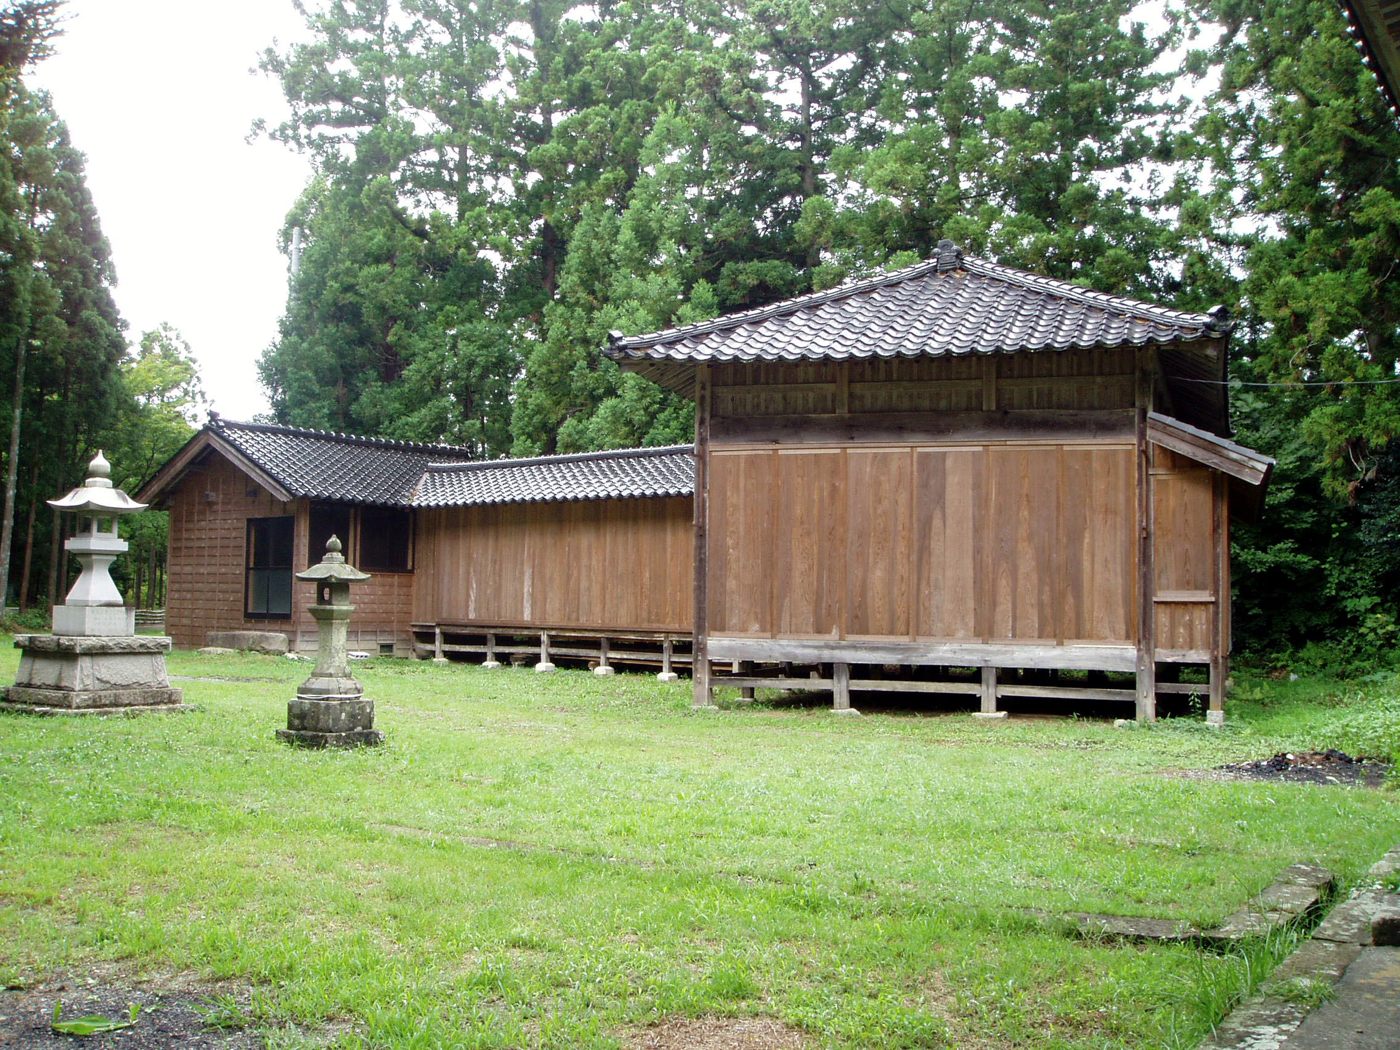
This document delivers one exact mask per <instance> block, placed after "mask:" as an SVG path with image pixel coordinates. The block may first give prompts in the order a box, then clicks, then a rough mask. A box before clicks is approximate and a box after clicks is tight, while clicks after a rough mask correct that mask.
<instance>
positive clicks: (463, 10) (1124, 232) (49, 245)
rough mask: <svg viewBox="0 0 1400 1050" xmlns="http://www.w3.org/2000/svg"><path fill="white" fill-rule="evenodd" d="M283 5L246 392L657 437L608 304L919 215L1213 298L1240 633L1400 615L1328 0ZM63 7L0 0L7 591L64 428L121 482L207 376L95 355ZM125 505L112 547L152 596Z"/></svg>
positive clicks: (154, 353) (661, 413)
mask: <svg viewBox="0 0 1400 1050" xmlns="http://www.w3.org/2000/svg"><path fill="white" fill-rule="evenodd" d="M289 2H291V0H289ZM296 6H297V8H298V10H299V11H300V12H301V13H302V15H303V16H304V17H305V19H306V22H307V26H308V30H309V33H308V36H307V38H306V40H305V42H302V43H299V44H296V45H293V46H290V47H287V48H282V49H275V48H274V49H269V50H268V51H267V52H266V53H265V54H264V55H263V56H262V59H261V63H260V65H261V68H262V70H263V71H264V72H265V73H266V74H267V75H269V76H271V77H274V78H276V80H277V81H278V82H279V83H280V84H281V87H282V90H283V92H284V94H285V96H286V98H287V101H288V103H289V106H290V112H291V116H290V118H289V119H287V120H286V121H285V122H283V123H280V124H275V125H265V126H260V127H258V128H257V129H255V130H256V132H257V133H259V134H262V135H266V136H269V137H271V138H273V139H274V140H277V141H280V142H283V143H285V144H287V146H288V147H290V148H293V149H297V150H300V151H302V152H304V153H305V154H307V155H308V156H309V157H310V158H312V160H313V162H314V167H315V171H316V175H315V177H314V178H313V179H312V181H311V182H310V184H309V185H308V186H307V187H306V188H305V191H304V192H303V193H302V195H301V197H300V199H298V200H296V201H295V202H289V204H290V209H289V212H288V214H287V219H286V223H285V225H284V228H283V229H282V231H281V232H280V237H281V239H282V244H283V247H284V250H285V251H286V252H287V254H288V256H289V260H290V257H291V256H292V254H293V247H292V243H293V240H294V231H299V232H296V234H295V239H297V240H298V241H299V251H298V252H296V254H297V259H296V265H295V267H294V270H293V273H292V279H291V281H290V285H289V293H288V299H287V306H286V311H285V314H284V316H283V318H282V321H281V324H280V332H279V335H278V338H277V339H276V341H275V342H274V343H273V345H271V346H269V347H268V348H267V349H266V350H265V352H264V353H263V355H262V357H261V360H260V365H259V368H260V374H261V378H262V382H263V384H264V386H265V388H266V390H267V393H268V396H269V399H270V402H271V404H272V411H273V416H274V418H275V420H276V421H277V422H283V423H289V424H294V425H298V426H310V427H319V428H326V429H333V430H339V431H347V432H352V433H362V434H375V435H382V436H387V437H394V438H402V439H409V440H418V441H447V442H452V443H455V444H459V445H464V446H467V447H469V448H471V449H472V450H473V451H474V452H476V453H477V454H479V455H480V456H482V457H492V456H499V455H504V454H516V455H530V454H537V453H549V452H568V451H580V450H587V449H598V448H610V447H620V446H627V445H638V444H651V445H655V444H667V443H672V442H678V441H686V440H689V438H690V435H691V428H692V425H693V406H692V405H691V404H690V402H688V401H686V400H684V399H682V398H679V397H677V396H675V395H673V394H670V393H667V392H665V391H663V390H661V389H660V388H658V387H656V386H654V385H652V384H650V383H648V382H647V381H646V380H643V379H640V378H638V377H637V376H634V375H624V374H622V373H620V372H619V371H618V370H617V368H616V366H614V365H613V364H612V363H611V362H609V361H607V360H605V359H604V358H603V357H602V354H601V349H602V347H603V346H604V344H605V343H606V340H607V333H608V332H609V331H610V330H613V329H619V330H622V331H624V332H628V333H636V332H642V331H649V330H654V329H657V328H662V327H666V326H668V325H672V324H678V323H685V322H689V321H696V320H703V319H705V318H708V317H712V316H716V315H719V314H722V313H726V312H730V311H733V310H738V309H744V308H748V307H753V306H758V305H761V304H763V303H767V302H771V301H774V300H776V299H781V298H785V297H788V296H792V295H796V294H800V293H803V292H807V291H812V290H820V289H824V288H829V287H831V286H833V285H836V284H839V283H841V282H842V281H845V280H849V279H852V278H855V277H859V276H863V275H868V274H871V273H873V272H875V271H877V270H880V269H884V268H889V267H896V266H901V265H905V264H908V263H911V262H914V261H917V260H919V259H921V258H923V257H926V256H928V255H929V254H930V253H931V251H932V248H933V246H934V244H935V243H936V242H937V241H938V240H939V239H940V238H943V237H949V238H952V239H953V240H955V241H956V242H958V244H959V245H960V246H962V247H963V249H964V250H965V251H967V252H969V253H970V254H975V255H980V256H984V257H988V258H992V259H995V260H997V261H999V262H1002V263H1006V264H1009V265H1013V266H1019V267H1024V268H1026V269H1029V270H1033V271H1036V272H1039V273H1045V274H1049V275H1051V276H1054V277H1059V278H1063V279H1066V280H1070V281H1074V282H1077V283H1080V284H1083V285H1086V286H1088V287H1093V288H1097V289H1100V290H1104V291H1112V292H1121V293H1124V294H1127V295H1132V296H1138V297H1142V298H1145V299H1148V300H1151V301H1155V302H1160V303H1165V304H1170V305H1174V306H1179V307H1183V308H1187V309H1204V308H1207V307H1209V306H1211V305H1213V304H1215V303H1225V304H1226V305H1228V306H1229V307H1230V308H1231V309H1232V310H1233V311H1234V313H1235V315H1236V317H1237V318H1238V326H1237V328H1236V334H1235V337H1234V340H1233V354H1234V357H1233V359H1232V362H1231V370H1230V371H1231V376H1232V384H1233V386H1234V389H1233V390H1232V400H1233V422H1234V426H1235V429H1236V432H1237V435H1238V437H1239V439H1240V440H1242V441H1243V442H1244V443H1246V444H1248V445H1251V446H1253V447H1255V448H1258V449H1260V450H1261V451H1264V452H1266V453H1268V454H1270V455H1273V456H1275V457H1277V458H1278V461H1279V466H1278V469H1277V472H1276V474H1275V480H1274V483H1273V487H1272V489H1271V491H1270V494H1269V500H1268V505H1267V508H1266V511H1265V514H1264V515H1263V518H1262V520H1261V522H1260V523H1259V524H1257V525H1253V526H1245V527H1241V528H1239V529H1237V531H1236V533H1235V536H1234V540H1233V552H1234V559H1235V560H1234V564H1235V585H1236V592H1237V594H1236V599H1235V605H1234V615H1235V629H1236V644H1237V648H1242V649H1244V650H1246V651H1247V652H1249V653H1250V654H1252V655H1253V656H1255V657H1256V658H1258V659H1261V660H1269V661H1276V662H1279V663H1287V664H1288V665H1289V666H1292V667H1295V668H1299V669H1302V670H1310V669H1324V668H1325V669H1329V670H1341V671H1347V672H1353V673H1358V672H1364V671H1365V670H1368V669H1371V668H1373V667H1375V666H1377V665H1378V664H1381V663H1386V662H1389V661H1391V660H1392V658H1393V654H1395V653H1396V652H1397V648H1398V647H1400V646H1398V644H1397V643H1400V620H1397V611H1398V610H1397V599H1400V543H1397V542H1396V540H1397V537H1396V522H1397V516H1400V443H1397V442H1396V441H1395V438H1396V436H1397V434H1400V387H1398V386H1397V385H1396V379H1397V364H1400V362H1398V361H1397V357H1400V294H1397V292H1396V285H1395V283H1394V282H1393V281H1392V275H1393V273H1394V271H1395V269H1396V267H1397V264H1400V119H1397V116H1396V113H1395V111H1393V110H1392V109H1390V108H1389V106H1388V105H1387V101H1386V99H1385V98H1384V97H1383V96H1382V94H1381V92H1380V90H1379V87H1378V85H1377V82H1376V80H1375V79H1374V77H1373V76H1372V74H1371V73H1370V71H1369V70H1367V69H1366V68H1365V67H1364V66H1363V64H1362V62H1361V58H1360V55H1359V54H1358V51H1357V48H1356V45H1355V43H1354V42H1353V40H1352V39H1351V38H1350V36H1349V35H1348V31H1347V24H1346V19H1345V17H1344V15H1343V12H1342V8H1341V7H1340V6H1339V5H1338V3H1337V2H1336V0H1264V2H1262V3H1246V2H1243V0H1154V2H1151V3H1133V2H1127V0H1056V2H1048V0H984V2H982V3H978V4H971V3H967V2H966V0H810V2H804V0H654V2H646V3H640V2H638V3H615V2H609V0H597V2H594V3H576V2H571V0H473V2H468V0H393V2H390V0H321V2H319V3H309V2H308V3H305V4H302V3H298V4H296ZM61 12H62V4H61V0H19V2H8V3H5V4H4V5H3V6H0V103H3V106H0V375H3V376H5V377H7V379H6V381H5V382H4V383H3V385H4V387H5V390H4V392H0V405H3V406H4V411H3V415H0V419H3V420H5V421H6V422H7V423H10V424H12V425H11V427H10V430H11V441H10V443H9V445H8V451H6V450H5V448H4V447H3V444H2V443H0V451H3V452H6V458H5V473H6V477H7V481H8V486H7V495H6V502H5V511H4V531H3V534H0V592H4V593H6V594H7V595H8V600H9V602H10V603H11V604H17V605H19V606H20V607H21V608H23V609H29V608H37V609H43V608H44V607H45V606H46V605H47V604H48V602H50V601H51V600H53V599H52V596H54V595H60V594H62V593H63V592H64V590H65V589H66V575H67V571H68V567H67V565H66V559H64V558H63V557H61V556H60V553H61V540H62V533H61V528H62V525H61V522H60V521H59V520H58V519H57V517H56V516H54V515H52V514H51V513H50V512H49V510H48V508H47V507H46V506H44V504H43V500H44V499H46V498H51V497H52V496H54V495H56V494H58V493H61V492H63V491H65V490H66V489H68V488H70V487H72V485H74V484H76V483H77V482H78V481H80V480H81V478H82V476H83V471H84V467H85V465H86V463H87V460H88V459H89V458H90V457H91V455H92V453H93V451H94V450H95V449H96V448H98V447H103V448H107V449H109V450H110V451H111V453H112V458H113V461H114V462H115V463H117V464H118V468H119V470H120V471H121V472H122V476H121V477H119V478H118V479H117V480H118V481H119V483H121V484H124V485H127V486H135V485H137V484H139V483H140V481H141V480H143V479H144V477H145V476H146V475H147V474H149V472H150V471H151V470H153V469H154V468H155V467H157V466H159V464H160V463H161V462H162V461H163V460H164V458H165V457H167V456H168V455H169V454H171V453H172V452H173V451H174V450H175V449H177V448H178V447H179V445H180V443H181V442H183V441H184V440H185V439H186V438H187V437H188V435H189V433H190V432H191V427H192V426H194V425H196V424H197V423H198V422H199V419H198V417H199V413H200V410H201V405H202V398H201V395H200V391H199V382H198V376H197V374H196V372H195V369H194V366H193V364H192V363H191V356H190V353H189V348H188V347H187V346H186V345H185V344H184V342H183V340H182V339H181V338H180V335H179V333H178V332H175V331H173V330H171V329H169V328H161V329H158V330H156V331H152V332H147V333H143V334H142V335H140V336H139V337H138V338H137V339H136V340H135V341H134V344H133V345H131V346H128V335H127V333H126V331H125V325H124V323H123V322H122V319H121V318H120V316H119V315H118V313H117V310H116V307H115V305H114V303H113V301H112V296H111V287H112V284H113V282H114V280H115V275H114V274H113V272H112V266H111V260H110V256H109V253H108V251H107V247H106V243H105V241H104V240H103V238H102V235H101V231H100V225H99V222H98V217H97V215H96V213H95V210H94V208H93V206H92V202H91V199H90V197H89V196H88V194H87V191H86V188H85V185H84V180H83V168H82V165H83V158H82V155H81V152H80V150H79V149H78V148H77V147H75V145H74V144H73V143H72V142H71V141H69V136H68V134H67V131H66V130H65V128H64V126H63V123H62V120H61V118H60V115H59V114H57V113H55V112H54V111H53V106H52V102H51V100H50V99H49V98H48V97H47V96H46V95H44V94H43V93H42V92H38V91H34V90H31V89H30V88H29V87H27V86H26V81H25V75H26V72H27V71H29V70H31V69H32V68H33V67H34V64H35V63H37V62H41V61H42V60H43V57H44V55H45V54H47V53H48V52H49V50H50V49H51V48H52V47H54V46H59V45H58V42H57V41H56V34H57V33H58V32H60V31H61ZM58 39H59V40H61V38H58ZM271 232H272V231H269V235H271ZM211 250H213V249H212V246H211ZM236 292H237V290H236V289H230V295H231V296H236ZM10 380H12V381H13V382H12V383H11V382H10ZM142 517H143V518H144V519H146V520H144V521H141V522H138V523H137V524H136V525H134V526H133V532H132V537H131V539H132V543H133V549H132V553H131V555H130V556H129V557H128V558H127V559H126V562H125V564H124V565H123V567H122V569H121V572H122V579H123V582H124V585H125V586H126V587H127V589H128V591H129V592H130V593H131V594H132V597H133V600H138V601H140V602H142V603H143V604H158V603H159V602H160V601H161V600H162V595H161V586H160V581H161V559H162V558H163V555H164V541H165V535H164V523H163V520H162V518H161V516H160V515H155V514H152V515H143V516H142Z"/></svg>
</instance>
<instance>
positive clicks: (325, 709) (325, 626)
mask: <svg viewBox="0 0 1400 1050" xmlns="http://www.w3.org/2000/svg"><path fill="white" fill-rule="evenodd" d="M369 578H370V577H369V573H367V572H361V571H360V570H359V569H357V568H355V567H354V566H353V565H350V564H348V563H347V562H346V560H345V555H343V554H341V544H340V540H339V539H337V538H336V537H335V536H332V537H331V538H330V540H328V541H327V543H326V553H325V556H324V557H323V558H322V559H321V560H320V561H319V562H318V563H317V564H315V565H313V566H311V568H309V569H307V570H306V571H305V572H299V573H297V579H299V580H311V581H312V582H314V583H315V584H316V602H315V604H313V605H312V606H311V615H312V616H313V617H315V620H316V626H317V628H318V633H319V635H320V640H319V643H318V647H317V654H316V667H315V669H314V670H312V672H311V677H310V678H308V679H307V680H306V681H304V682H302V683H301V687H300V688H299V689H297V695H296V696H294V697H293V698H292V699H291V700H289V701H287V728H286V729H279V730H277V737H278V739H279V740H285V741H287V742H288V743H291V744H300V745H302V746H303V747H360V746H363V745H365V744H382V743H383V742H384V734H383V733H381V732H379V730H377V729H375V728H374V701H373V700H367V699H365V695H364V692H365V691H364V688H363V687H362V686H361V685H360V683H359V682H357V681H356V680H355V678H354V677H353V676H352V675H351V674H350V668H349V666H348V664H349V659H348V656H347V654H346V638H347V636H348V634H349V629H350V614H351V613H353V612H354V611H355V607H354V606H353V605H351V604H350V584H352V583H358V582H359V581H361V580H367V579H369Z"/></svg>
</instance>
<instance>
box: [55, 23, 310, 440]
mask: <svg viewBox="0 0 1400 1050" xmlns="http://www.w3.org/2000/svg"><path fill="white" fill-rule="evenodd" d="M64 12H65V14H66V17H67V21H66V24H65V27H64V34H63V35H62V36H61V37H59V38H58V40H57V41H56V42H55V47H56V50H57V53H56V54H55V55H54V56H53V57H52V58H49V59H47V60H46V61H44V62H42V63H40V65H39V66H38V67H37V69H36V70H34V71H33V72H31V73H30V74H29V76H28V78H27V79H28V80H29V82H30V83H31V84H33V85H36V86H39V87H43V88H46V89H47V90H48V91H50V92H51V93H52V95H53V97H54V104H55V107H56V108H57V110H58V113H59V115H60V116H61V117H63V119H64V120H65V121H66V122H67V124H68V128H69V130H70V132H71V133H72V136H73V143H74V145H75V146H77V147H78V149H80V150H82V151H83V152H84V153H85V154H86V155H87V160H88V164H87V175H88V187H89V189H90V190H91V191H92V195H93V198H94V200H95V202H96V204H97V213H98V216H99V217H100V219H101V222H102V229H103V232H104V233H105V234H106V235H107V239H108V240H109V241H110V242H111V245H112V256H113V261H114V263H115V265H116V271H117V287H116V300H117V306H118V308H119V309H120V310H121V313H122V316H123V317H124V318H125V319H126V321H127V324H128V326H129V327H128V330H127V339H128V341H129V342H131V343H135V342H136V341H137V340H138V339H139V338H140V335H141V333H142V332H143V331H145V330H147V329H149V328H154V327H155V326H156V325H157V324H159V323H160V322H162V321H168V322H169V323H170V324H172V325H174V326H175V327H176V328H177V329H179V330H180V332H181V333H182V334H183V335H184V337H185V338H186V339H187V340H188V341H189V343H190V346H191V348H192V349H193V350H194V354H195V357H196V358H197V359H198V361H199V364H200V373H201V376H202V379H203V383H204V391H205V393H206V394H207V395H208V396H209V398H210V400H211V402H212V403H213V407H214V408H216V409H218V411H219V412H221V413H222V414H224V415H226V416H228V417H231V418H234V419H248V418H250V417H251V416H252V415H253V414H254V413H255V412H262V411H266V410H267V407H268V406H267V400H266V398H265V396H264V395H263V392H262V388H261V387H260V386H259V385H258V381H257V374H256V362H257V359H258V355H259V354H261V352H262V351H263V349H264V348H265V347H266V346H267V345H268V344H269V343H270V342H271V341H272V339H273V337H274V336H275V335H276V332H277V319H278V317H279V316H280V315H281V313H282V307H283V305H284V303H285V300H286V288H287V261H286V258H285V257H284V256H283V255H282V254H281V253H280V252H279V251H278V250H277V231H278V230H279V229H280V228H281V225H282V220H283V218H284V216H285V215H286V213H287V211H288V210H289V209H290V208H291V205H292V203H293V201H295V199H296V197H297V194H298V193H300V192H301V189H302V187H303V186H304V185H305V183H306V180H307V178H308V176H309V172H310V169H309V166H308V164H307V162H306V161H305V160H304V159H303V158H301V157H299V156H297V155H296V154H294V153H293V152H291V151H290V150H289V149H287V148H286V147H284V146H279V145H277V144H275V143H272V142H268V141H266V140H265V139H263V140H259V141H256V142H253V143H251V144H250V143H248V142H247V141H246V140H247V138H248V133H249V128H250V126H251V125H252V122H253V121H254V120H255V119H256V118H258V117H264V118H266V119H267V120H268V123H269V124H274V123H276V122H277V121H278V120H279V119H281V117H282V115H283V114H284V113H285V111H286V106H285V103H284V102H283V100H282V95H281V92H280V90H279V89H278V86H277V84H276V83H275V82H274V81H273V80H271V79H269V78H268V77H265V76H263V75H261V74H253V73H250V72H249V70H250V69H252V67H253V66H254V65H255V64H256V62H257V58H258V54H259V52H260V51H261V50H262V49H263V48H265V47H267V46H268V45H270V44H271V43H272V42H273V40H274V38H276V39H277V40H278V41H281V42H285V41H287V40H289V39H296V38H298V37H299V36H301V35H302V33H301V28H302V27H301V23H300V20H299V19H298V17H297V15H296V12H295V11H293V10H292V6H291V3H290V2H289V0H240V2H239V3H236V4H214V3H210V2H208V0H68V3H67V4H66V5H65V7H64Z"/></svg>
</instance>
